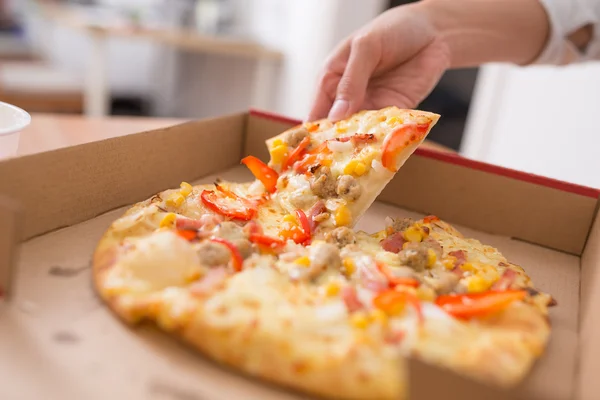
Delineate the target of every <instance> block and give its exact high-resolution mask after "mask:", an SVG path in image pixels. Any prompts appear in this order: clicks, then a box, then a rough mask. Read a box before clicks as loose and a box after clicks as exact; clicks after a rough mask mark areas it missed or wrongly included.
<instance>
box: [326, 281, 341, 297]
mask: <svg viewBox="0 0 600 400" xmlns="http://www.w3.org/2000/svg"><path fill="white" fill-rule="evenodd" d="M339 292H340V285H339V284H338V283H337V282H329V283H327V284H326V285H325V294H326V295H327V296H330V297H333V296H335V295H337V294H338V293H339Z"/></svg>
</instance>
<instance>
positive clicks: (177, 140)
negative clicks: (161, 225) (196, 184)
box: [0, 114, 246, 239]
mask: <svg viewBox="0 0 600 400" xmlns="http://www.w3.org/2000/svg"><path fill="white" fill-rule="evenodd" d="M245 122H246V114H235V115H231V116H225V117H220V118H214V119H209V120H202V121H193V122H188V123H185V124H182V125H178V126H174V127H169V128H165V129H158V130H154V131H149V132H144V133H140V134H136V135H128V136H123V137H118V138H113V139H108V140H103V141H99V142H93V143H87V144H82V145H79V146H74V147H69V148H65V149H59V150H55V151H50V152H46V153H39V154H34V155H30V156H25V157H21V158H15V159H10V160H5V161H2V162H0V177H2V179H0V193H2V194H4V195H6V196H8V197H9V198H12V199H13V200H14V201H16V202H17V203H20V204H22V205H23V208H24V209H25V210H26V214H25V220H24V223H23V230H22V238H25V239H26V238H30V237H32V236H35V235H39V234H42V233H44V232H48V231H51V230H54V229H57V228H60V227H65V226H70V225H73V224H75V223H78V222H81V221H85V220H87V219H89V218H92V217H94V216H96V215H98V214H101V213H103V212H106V211H108V210H111V209H114V208H116V207H119V206H123V205H125V204H131V203H135V202H137V201H140V200H144V199H145V198H147V197H149V196H151V195H153V194H155V193H156V192H159V191H162V190H164V189H167V188H171V187H177V186H178V185H179V183H180V182H181V181H182V180H185V179H194V178H197V177H200V176H203V175H207V174H210V173H212V172H215V171H218V170H221V169H223V168H226V167H229V166H232V165H234V164H237V163H239V160H240V155H241V149H242V138H243V132H244V126H245ZM175 130H176V134H175V132H174V131H175ZM224 149H225V150H226V151H224ZM238 149H239V150H238ZM232 150H233V151H232ZM107 164H110V165H111V167H110V168H107V167H106V165H107ZM149 165H151V166H152V168H151V169H152V173H151V174H148V172H147V169H148V168H149V167H148V166H149ZM21 222H23V221H21Z"/></svg>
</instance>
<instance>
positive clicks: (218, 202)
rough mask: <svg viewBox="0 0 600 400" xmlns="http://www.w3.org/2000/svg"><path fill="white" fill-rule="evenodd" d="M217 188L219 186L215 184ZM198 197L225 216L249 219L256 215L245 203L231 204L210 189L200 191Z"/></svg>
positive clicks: (211, 208) (207, 205) (208, 206)
mask: <svg viewBox="0 0 600 400" xmlns="http://www.w3.org/2000/svg"><path fill="white" fill-rule="evenodd" d="M217 188H219V186H217ZM234 194H235V193H234ZM236 196H237V195H236ZM238 198H239V197H238ZM200 199H201V200H202V203H203V204H204V205H205V206H206V207H207V208H208V209H210V210H212V211H214V212H216V213H217V214H221V215H223V216H225V217H229V218H232V219H240V220H243V221H249V220H251V219H252V218H253V217H254V216H255V215H256V210H255V209H254V208H252V207H250V206H248V205H247V204H239V205H238V206H235V205H231V204H230V203H228V202H225V201H224V199H223V198H221V197H219V196H217V194H216V193H215V192H214V191H212V190H204V191H202V193H201V194H200ZM242 200H243V199H242ZM241 203H243V202H241Z"/></svg>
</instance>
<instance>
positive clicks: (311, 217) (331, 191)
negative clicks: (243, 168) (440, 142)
mask: <svg viewBox="0 0 600 400" xmlns="http://www.w3.org/2000/svg"><path fill="white" fill-rule="evenodd" d="M438 119H439V115H437V114H433V113H429V112H424V111H416V110H403V109H398V108H396V107H388V108H384V109H381V110H377V111H362V112H360V113H357V114H355V115H353V116H352V117H351V118H348V119H346V120H342V121H339V122H337V123H331V122H330V121H328V120H319V121H315V122H310V123H305V124H303V125H300V126H296V127H294V128H291V129H289V130H287V131H285V132H283V133H281V134H280V135H277V136H275V137H273V138H271V139H269V140H268V141H267V146H268V148H269V152H270V154H271V160H270V162H269V167H270V168H272V170H273V171H274V172H276V173H277V174H278V178H277V180H276V188H272V186H269V187H270V188H272V190H273V192H274V193H275V194H274V197H275V199H276V200H277V202H278V203H279V204H280V205H281V206H282V207H283V208H284V209H285V210H286V211H287V212H289V213H295V212H297V210H302V211H303V212H304V214H306V215H307V217H308V223H309V224H311V226H312V225H314V227H315V229H316V230H317V232H316V234H317V235H318V231H319V230H324V229H329V228H332V227H340V226H347V227H353V226H354V224H355V223H356V222H357V221H358V219H359V218H360V217H361V216H362V215H363V214H364V212H365V211H366V210H367V209H368V208H369V206H370V205H371V204H372V203H373V201H375V199H376V198H377V196H378V195H379V194H380V193H381V191H382V190H383V189H384V188H385V186H386V185H387V184H388V183H389V182H390V180H391V179H392V178H393V177H394V175H395V173H396V171H397V170H398V169H399V168H400V167H401V166H402V165H403V164H404V162H405V161H406V160H407V159H408V158H409V157H410V155H411V154H412V153H413V152H414V151H415V149H416V148H417V147H418V146H419V145H420V144H421V143H422V142H423V140H424V139H425V137H426V136H427V134H428V133H429V132H430V130H431V128H432V127H433V126H434V125H435V124H436V122H437V121H438ZM270 183H271V185H272V183H273V179H271V180H270ZM319 227H320V228H321V229H318V228H319Z"/></svg>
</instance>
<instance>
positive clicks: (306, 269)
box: [290, 242, 342, 281]
mask: <svg viewBox="0 0 600 400" xmlns="http://www.w3.org/2000/svg"><path fill="white" fill-rule="evenodd" d="M294 263H295V264H298V265H299V266H298V267H297V268H294V269H292V270H291V271H290V276H291V278H292V279H294V280H302V281H312V280H314V279H315V278H317V277H318V276H319V275H321V273H323V272H324V271H325V270H326V269H327V268H330V269H333V270H339V269H340V267H341V265H342V260H341V258H340V253H339V251H338V249H337V247H335V246H333V245H331V244H329V243H325V242H316V243H314V244H313V245H312V246H311V247H310V249H309V255H308V256H302V257H300V258H298V259H296V260H295V261H294Z"/></svg>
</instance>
